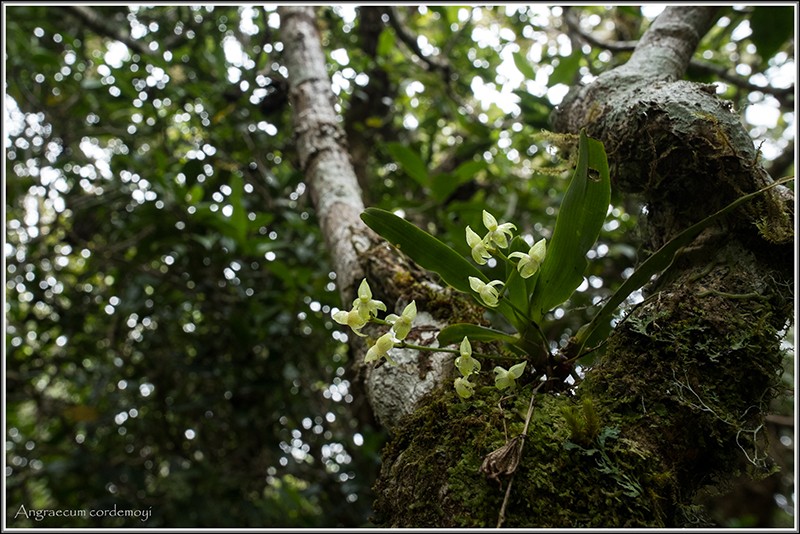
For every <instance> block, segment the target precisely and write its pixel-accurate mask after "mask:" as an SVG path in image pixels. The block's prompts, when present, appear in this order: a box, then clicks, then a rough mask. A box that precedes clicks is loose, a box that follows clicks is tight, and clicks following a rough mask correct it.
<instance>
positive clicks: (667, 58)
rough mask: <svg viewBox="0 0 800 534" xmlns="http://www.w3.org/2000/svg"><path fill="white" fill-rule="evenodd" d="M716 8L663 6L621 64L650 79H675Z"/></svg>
mask: <svg viewBox="0 0 800 534" xmlns="http://www.w3.org/2000/svg"><path fill="white" fill-rule="evenodd" d="M717 11H718V8H716V7H711V6H680V7H678V6H671V7H668V8H666V9H665V10H664V12H663V13H661V15H659V16H658V18H656V20H655V21H654V22H653V24H652V25H651V26H650V28H649V29H648V30H647V31H646V32H645V34H644V35H643V36H642V38H641V40H640V41H639V43H638V44H637V45H636V48H635V49H634V51H633V55H632V56H631V59H630V60H629V61H628V63H627V64H626V65H625V68H627V69H630V70H633V71H636V72H640V73H641V74H642V75H643V76H647V77H650V78H653V79H661V80H677V79H679V78H680V77H681V76H683V73H684V72H686V68H687V67H688V65H689V60H690V59H691V58H692V55H693V54H694V51H695V49H696V48H697V45H698V44H699V43H700V39H702V38H703V36H704V35H705V34H706V32H707V31H708V30H709V28H711V26H712V25H713V24H714V20H715V19H716V14H717Z"/></svg>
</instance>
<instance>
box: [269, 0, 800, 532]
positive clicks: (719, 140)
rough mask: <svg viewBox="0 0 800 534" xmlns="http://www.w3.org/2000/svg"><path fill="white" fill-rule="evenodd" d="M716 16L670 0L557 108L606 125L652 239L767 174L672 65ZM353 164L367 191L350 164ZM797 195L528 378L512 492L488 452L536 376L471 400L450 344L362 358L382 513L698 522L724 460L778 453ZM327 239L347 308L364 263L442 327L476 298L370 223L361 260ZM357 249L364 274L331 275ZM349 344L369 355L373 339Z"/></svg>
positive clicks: (682, 266)
mask: <svg viewBox="0 0 800 534" xmlns="http://www.w3.org/2000/svg"><path fill="white" fill-rule="evenodd" d="M301 11H302V10H301V9H300V8H284V10H283V11H282V18H283V19H284V21H283V24H284V29H283V30H282V31H285V32H289V35H290V37H289V38H287V39H285V42H286V44H287V54H288V53H289V50H290V49H291V48H293V47H304V46H317V47H319V40H318V37H315V36H314V35H312V34H310V33H309V34H308V35H310V37H309V39H308V40H307V41H301V40H300V39H299V38H295V37H296V36H298V35H300V34H301V33H302V32H299V31H298V30H294V29H293V26H292V23H291V21H292V18H294V20H296V21H302V22H303V23H306V22H307V23H308V24H310V25H311V26H312V27H313V24H312V23H313V18H312V17H311V15H310V10H308V11H305V12H304V14H302V16H299V15H297V14H298V13H301ZM293 13H294V15H293ZM714 20H715V9H714V8H713V7H687V6H681V7H675V8H667V10H666V11H665V12H664V13H663V14H662V15H661V16H660V17H659V18H658V19H657V20H656V21H655V22H654V23H653V24H652V26H651V28H650V29H649V30H648V31H647V32H646V34H645V35H644V36H643V38H642V40H641V42H640V43H639V46H638V47H637V49H636V51H635V52H634V54H633V55H632V57H631V59H630V61H629V62H628V63H627V64H626V65H623V66H621V67H619V68H617V69H614V70H612V71H609V72H607V73H605V74H604V75H602V76H600V77H599V78H598V79H597V80H596V81H594V82H593V83H591V84H590V85H587V86H583V87H577V88H574V89H573V90H572V91H571V92H570V94H569V95H568V96H567V98H566V99H565V101H564V103H563V104H562V105H561V106H560V107H559V109H558V110H557V112H556V113H555V114H554V117H553V126H554V128H555V129H556V130H558V131H561V132H566V133H577V132H578V131H579V130H580V129H581V128H586V129H587V133H588V134H589V135H590V136H592V137H595V138H598V139H600V140H602V141H603V142H604V144H605V147H606V151H607V153H608V156H609V163H610V167H611V175H612V180H613V185H614V187H615V188H617V190H618V191H620V192H622V193H623V194H631V195H634V194H635V195H640V196H641V199H642V200H643V201H644V204H645V205H646V207H647V214H648V215H647V218H646V221H645V224H646V230H647V231H646V232H645V235H646V236H647V237H646V241H645V243H644V248H646V249H648V248H649V249H650V250H656V249H657V248H658V247H660V246H661V245H662V244H663V243H664V242H666V241H667V240H669V239H670V238H671V237H672V236H674V235H676V234H677V233H678V232H680V231H681V230H682V229H684V228H686V227H688V226H689V225H691V224H692V223H694V222H697V221H698V220H700V219H702V218H704V217H705V216H707V215H709V214H711V213H713V212H714V211H716V210H718V209H719V208H721V207H723V206H724V205H726V204H728V203H729V202H730V201H731V200H733V199H734V198H736V197H738V196H741V195H742V194H744V193H748V192H752V191H754V190H756V189H759V188H760V187H763V186H764V185H766V184H768V183H770V181H771V178H770V177H769V175H768V174H767V173H766V171H764V169H763V167H762V166H761V164H760V162H759V158H758V153H757V151H756V150H755V149H754V147H753V143H752V140H751V139H750V138H749V137H748V135H747V133H746V132H745V131H744V130H743V128H742V126H741V125H740V123H739V121H738V119H737V117H736V115H735V114H734V113H732V112H731V110H730V109H729V107H728V106H727V105H726V104H725V103H724V102H721V101H720V100H719V99H718V98H717V97H716V96H715V94H714V91H713V88H712V87H708V86H703V85H698V84H692V83H688V82H683V81H680V80H679V78H680V77H681V76H682V75H683V72H684V71H685V69H686V66H687V64H688V61H689V59H690V58H691V56H692V54H693V52H694V50H695V47H696V46H697V44H698V42H699V40H700V39H701V38H702V36H703V35H704V34H705V32H706V31H707V30H708V28H709V27H710V26H711V25H712V24H713V22H714ZM295 31H296V32H298V33H295V34H293V33H291V32H295ZM314 39H316V45H314V44H313V41H314ZM288 57H291V54H289V56H288ZM318 61H319V60H318ZM287 63H288V58H287ZM321 69H322V70H321V72H322V74H320V73H319V72H318V73H317V74H314V75H310V76H298V74H297V72H302V69H300V68H298V69H297V70H294V69H293V67H292V65H291V64H289V70H290V76H291V77H292V78H294V80H293V81H292V84H293V85H292V87H293V89H292V91H293V97H292V102H293V104H294V105H295V114H296V115H297V117H298V119H297V121H298V122H297V124H298V126H297V127H298V131H299V132H300V135H299V140H302V135H304V132H306V131H307V130H306V129H304V128H302V127H301V125H300V122H301V119H302V118H303V117H304V113H305V114H306V115H305V116H307V115H308V114H309V113H310V114H311V115H313V113H311V112H305V111H304V108H303V107H302V105H303V102H304V101H305V100H304V99H303V98H301V97H300V95H302V94H304V93H303V92H302V91H303V90H302V85H303V84H310V83H315V82H312V81H310V80H317V81H319V85H318V86H317V87H316V89H314V91H321V92H325V90H326V87H327V90H328V91H327V93H326V94H329V85H327V86H326V84H327V83H328V82H327V80H326V79H325V80H324V83H323V80H322V79H321V78H320V76H323V75H324V63H323V64H322V66H321ZM328 98H329V96H328ZM325 113H328V112H327V111H326V112H325ZM326 116H327V115H326ZM325 124H327V125H330V124H332V122H330V121H329V122H326V123H325ZM330 132H332V133H334V134H335V137H336V139H337V142H338V143H339V145H338V146H339V147H340V149H341V148H342V147H344V145H343V144H341V143H342V142H343V139H342V136H341V135H340V134H339V133H338V130H336V128H334V127H333V126H331V127H330ZM335 150H338V149H335ZM322 153H323V152H322V150H321V149H320V150H318V151H317V152H315V153H314V154H313V155H312V156H313V157H311V158H310V159H308V158H307V159H306V161H312V160H313V159H314V158H322ZM303 158H304V157H303V156H302V154H301V160H303ZM339 161H341V160H339ZM343 167H344V163H342V168H343ZM304 168H305V169H306V173H307V175H308V176H309V181H310V182H311V187H312V191H313V190H314V189H315V188H317V189H318V190H319V191H323V190H324V187H325V186H324V183H325V181H324V180H330V178H320V177H315V175H314V174H313V172H312V171H313V168H314V165H311V164H304ZM345 174H347V173H345ZM349 175H350V176H349V177H348V178H347V180H348V184H350V185H348V186H347V188H349V189H348V190H349V191H351V193H353V195H354V196H353V197H352V198H353V199H355V197H356V196H357V195H355V193H354V192H355V191H356V190H357V189H353V188H357V186H356V185H355V184H356V180H355V177H354V175H353V173H352V169H351V170H350V171H349ZM315 184H316V185H315ZM347 188H345V189H347ZM315 202H316V204H317V209H318V212H319V217H320V220H321V221H322V224H323V230H324V231H326V235H328V230H325V224H326V221H328V220H329V218H328V215H327V214H326V212H325V210H326V209H329V208H326V206H328V207H329V206H330V205H331V203H330V202H328V201H326V200H325V199H324V198H322V196H321V193H318V194H316V195H315ZM354 202H355V204H354V205H352V206H350V207H349V208H348V209H349V210H350V211H352V212H353V213H354V214H355V212H356V211H357V210H358V209H360V207H359V206H357V204H358V203H359V202H360V198H358V200H357V201H356V200H354ZM792 205H793V198H792V196H791V193H790V192H789V191H788V190H786V189H781V188H775V189H773V190H771V191H770V192H769V193H767V194H764V195H762V196H761V197H760V198H759V199H758V200H754V201H751V202H750V203H748V204H747V205H746V206H745V207H744V208H743V209H740V210H738V211H737V212H736V214H735V215H734V216H731V217H729V218H728V219H727V220H726V221H725V223H724V224H720V225H716V226H713V227H711V228H709V229H708V230H707V231H705V232H704V233H703V234H702V235H701V236H700V237H698V238H697V239H696V240H695V242H694V243H693V244H692V245H691V246H690V247H687V248H686V249H684V250H683V251H682V253H681V254H679V256H678V257H677V258H676V260H675V262H673V264H672V266H671V267H670V269H669V271H668V272H667V273H665V274H664V275H663V276H661V277H660V279H659V280H658V282H657V283H656V284H655V285H653V287H650V288H648V298H647V299H646V300H645V302H644V303H643V304H642V305H640V306H639V307H637V308H636V309H635V310H634V311H633V312H632V313H631V314H630V315H629V316H628V318H627V320H626V321H624V322H623V323H622V324H620V325H619V326H618V327H617V328H616V329H615V330H614V332H613V333H612V334H611V336H610V338H609V339H608V342H607V345H606V350H605V353H604V355H603V357H602V358H601V359H600V360H599V362H598V363H597V364H596V365H595V367H594V368H592V369H591V370H589V371H588V372H587V373H586V376H585V379H584V380H583V382H582V383H581V384H580V385H579V386H578V387H577V388H575V392H574V393H575V394H574V395H567V394H561V395H555V394H550V393H547V394H545V393H538V394H535V395H534V397H533V403H534V404H533V406H534V408H533V417H532V419H531V421H530V425H529V427H528V432H527V434H526V438H525V440H524V448H523V452H522V458H521V461H520V464H519V466H518V467H517V469H516V471H515V472H514V474H513V487H512V488H511V491H509V492H508V500H507V502H506V503H505V507H504V498H505V496H506V489H508V487H509V484H511V479H510V477H508V476H502V475H501V476H500V477H499V478H497V479H490V478H487V477H486V476H485V475H484V474H483V473H481V469H480V467H481V464H482V462H483V461H484V458H485V457H486V455H487V454H489V453H490V452H492V451H495V450H497V449H498V448H499V447H501V446H503V445H504V444H505V443H507V442H508V440H509V439H511V438H513V437H515V436H518V435H519V434H520V433H521V432H522V429H523V426H524V419H525V415H526V413H527V411H528V405H529V401H530V399H531V396H532V386H531V385H529V386H527V387H523V388H521V389H520V390H518V392H517V394H516V395H515V396H514V397H512V398H505V399H502V400H501V399H500V395H499V393H497V392H496V391H495V390H494V389H493V388H491V387H488V386H487V387H484V388H478V391H477V394H476V396H475V397H473V399H470V401H469V402H463V401H461V400H459V399H458V397H457V396H456V395H455V393H454V391H453V390H452V387H449V385H448V386H447V387H444V388H437V386H438V385H440V384H449V383H450V380H451V378H450V376H449V373H448V371H447V369H448V360H447V358H446V357H445V356H442V357H441V358H439V359H438V360H437V359H433V360H431V359H430V358H429V357H427V356H425V357H420V356H419V355H418V354H411V353H409V354H405V355H400V356H401V357H395V359H399V360H400V361H401V365H400V366H398V367H395V368H390V367H389V366H382V367H380V368H379V369H375V368H372V367H366V366H364V365H363V364H360V363H356V364H355V365H356V368H357V370H358V373H357V374H358V376H360V377H361V378H362V379H363V381H364V383H365V384H366V388H365V390H366V392H367V394H368V396H369V401H370V405H371V406H372V407H373V409H375V411H376V413H378V416H379V420H380V421H381V422H382V423H384V424H386V425H387V426H389V427H390V428H391V431H392V439H391V441H390V443H389V444H388V445H387V447H386V449H385V451H384V454H383V464H382V472H381V476H380V478H379V480H378V482H377V484H376V494H377V500H376V502H375V512H376V514H375V518H374V520H375V522H376V523H377V524H379V525H384V526H392V527H455V526H465V527H482V526H495V525H496V524H497V522H498V517H499V516H500V514H501V512H500V511H501V507H504V510H503V516H504V517H503V519H504V523H503V524H504V526H508V527H580V526H593V527H626V526H627V527H645V526H654V527H657V526H689V525H693V524H694V525H700V524H703V514H702V511H701V510H699V509H698V508H697V507H695V506H693V505H692V502H693V497H694V496H695V495H696V493H697V492H698V490H699V489H701V488H703V487H704V486H706V485H709V484H715V485H722V484H724V483H725V482H726V481H729V480H731V479H733V477H735V476H736V475H737V474H738V473H736V472H734V470H733V469H732V468H731V466H733V465H738V462H737V460H738V459H739V458H741V457H742V456H744V457H745V458H746V460H747V465H748V466H750V468H752V471H753V473H755V474H758V473H766V472H768V470H769V466H768V465H767V462H766V458H765V455H764V452H763V451H764V450H765V444H764V442H763V436H764V434H765V433H764V431H763V423H764V415H765V411H766V409H767V405H768V402H769V400H770V399H771V398H772V397H773V396H774V394H775V393H776V391H777V388H778V386H779V379H780V372H781V370H782V359H783V354H782V352H781V350H780V335H779V333H780V331H781V330H782V329H783V328H785V327H786V325H787V322H788V321H789V320H791V317H792V312H793V294H792V292H793V286H792V279H793V278H792V277H793V272H792V265H793V229H792V213H791V209H792ZM348 213H349V211H348ZM354 220H355V218H354ZM359 222H360V221H359ZM328 224H332V225H333V226H334V227H335V226H336V224H337V223H328ZM342 224H350V226H349V228H350V231H356V230H354V229H357V228H359V227H358V226H357V223H355V222H352V223H342ZM330 231H331V232H334V234H333V235H334V236H341V235H342V234H341V233H338V234H337V233H336V232H341V229H338V230H337V229H335V228H334V229H332V230H330ZM362 231H363V229H362V230H357V232H358V233H360V232H362ZM359 235H360V234H359ZM363 235H368V233H366V232H365V233H364V234H363ZM329 242H331V254H332V256H333V257H334V264H335V265H337V275H338V277H339V279H340V280H346V281H347V282H348V286H347V287H349V289H348V290H347V291H349V293H348V292H347V291H345V292H344V293H343V298H344V305H345V306H347V305H348V304H349V302H348V298H349V299H352V296H351V294H352V292H353V283H354V274H353V273H354V272H355V273H358V274H356V275H355V276H361V275H366V276H367V278H368V279H369V280H370V282H371V284H372V285H373V289H374V290H375V291H376V292H377V293H378V294H379V295H380V296H381V297H382V298H384V299H385V300H386V302H391V303H396V305H397V306H396V307H397V308H398V309H401V307H402V306H403V305H404V304H405V302H406V301H408V300H411V298H415V299H417V303H418V306H419V309H421V310H423V309H426V306H427V307H428V309H429V310H431V309H432V310H435V311H436V312H437V313H434V314H433V315H428V316H426V321H427V326H429V327H431V328H432V329H433V331H435V330H436V329H438V328H441V326H443V325H444V324H446V323H447V322H448V320H449V319H451V318H452V316H453V315H454V314H456V313H464V312H463V310H464V309H466V310H469V306H468V305H467V304H464V303H458V301H457V300H456V299H457V298H458V297H457V296H455V295H451V294H449V293H447V292H446V291H445V290H444V289H443V288H440V287H438V286H436V285H435V284H433V283H432V282H431V281H430V280H428V279H427V277H426V275H425V274H424V273H421V272H419V271H417V270H415V269H414V267H413V266H412V265H410V264H408V263H407V262H404V261H403V260H402V258H400V257H399V256H398V255H397V254H396V252H394V251H392V250H390V249H389V248H388V247H387V246H386V245H383V244H381V243H380V242H379V241H376V240H374V238H372V237H370V238H369V239H368V240H366V241H364V243H368V246H365V247H362V248H361V249H359V250H355V249H354V250H355V256H354V257H356V258H357V261H354V262H352V261H351V262H341V261H338V260H337V254H340V253H341V252H337V250H338V248H341V246H342V243H341V238H340V237H334V238H332V239H329ZM348 242H349V243H355V242H358V240H357V239H356V240H355V241H353V240H352V239H350V240H349V241H348ZM344 253H345V255H349V254H350V253H351V251H345V252H344ZM348 257H349V256H348ZM351 266H356V268H355V270H354V271H353V272H341V273H340V272H339V268H342V269H350V268H351ZM459 310H462V311H459ZM467 313H468V312H467ZM415 326H419V324H417V325H415ZM354 348H355V351H354V358H355V359H356V361H361V360H362V359H363V358H362V356H363V350H364V348H363V346H360V345H354ZM406 352H408V351H406ZM431 362H432V363H431ZM410 392H414V395H411V398H409V397H408V395H407V394H410ZM476 399H477V400H476Z"/></svg>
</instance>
